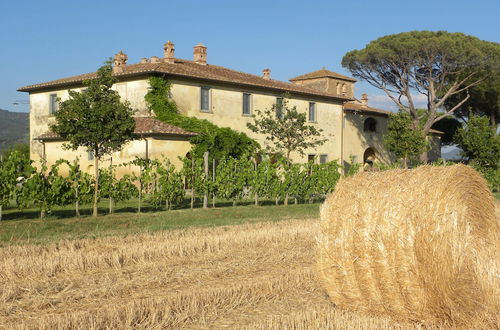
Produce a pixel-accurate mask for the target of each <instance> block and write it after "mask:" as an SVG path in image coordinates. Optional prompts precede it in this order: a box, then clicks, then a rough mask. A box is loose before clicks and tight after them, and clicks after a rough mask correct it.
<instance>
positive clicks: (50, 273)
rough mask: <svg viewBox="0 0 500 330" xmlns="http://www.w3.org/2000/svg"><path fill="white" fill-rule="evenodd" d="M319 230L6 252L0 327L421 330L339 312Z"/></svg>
mask: <svg viewBox="0 0 500 330" xmlns="http://www.w3.org/2000/svg"><path fill="white" fill-rule="evenodd" d="M498 210H499V209H498V208H497V215H498V214H499V212H498ZM317 227H318V220H289V221H282V222H275V223H271V222H270V223H256V224H247V225H239V226H229V227H217V228H197V229H186V230H176V231H166V232H159V233H154V234H151V235H146V234H144V235H136V236H129V237H109V238H101V239H95V240H93V239H85V240H76V241H61V242H59V243H57V244H51V245H45V246H11V247H5V248H2V249H0V328H5V329H28V328H29V329H32V328H40V329H58V328H59V329H63V328H64V329H68V328H84V329H102V328H119V329H127V328H134V329H138V328H139V329H140V328H148V329H163V328H190V329H206V328H238V329H242V328H243V329H245V328H247V329H283V328H293V329H313V328H316V329H318V328H322V329H347V328H349V329H414V328H420V327H419V326H417V325H412V324H401V323H396V322H394V321H391V320H390V319H387V318H384V317H371V316H367V315H362V314H359V313H355V312H348V311H342V310H339V309H336V308H335V306H334V305H333V304H332V303H331V302H330V300H329V298H328V296H327V295H326V293H325V292H324V290H323V289H322V287H321V284H320V283H319V281H318V279H317V278H316V275H315V245H316V243H315V235H316V232H317Z"/></svg>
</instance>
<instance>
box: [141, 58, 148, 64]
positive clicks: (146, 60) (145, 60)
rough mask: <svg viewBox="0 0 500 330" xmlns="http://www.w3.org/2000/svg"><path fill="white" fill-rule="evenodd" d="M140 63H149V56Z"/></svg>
mask: <svg viewBox="0 0 500 330" xmlns="http://www.w3.org/2000/svg"><path fill="white" fill-rule="evenodd" d="M139 63H149V58H146V57H143V58H141V61H140V62H139Z"/></svg>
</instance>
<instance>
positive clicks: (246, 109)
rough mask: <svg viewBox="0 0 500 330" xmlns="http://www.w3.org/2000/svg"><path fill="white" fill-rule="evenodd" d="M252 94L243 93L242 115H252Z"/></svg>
mask: <svg viewBox="0 0 500 330" xmlns="http://www.w3.org/2000/svg"><path fill="white" fill-rule="evenodd" d="M251 105H252V94H249V93H243V114H244V115H246V116H250V115H251V114H252V109H251Z"/></svg>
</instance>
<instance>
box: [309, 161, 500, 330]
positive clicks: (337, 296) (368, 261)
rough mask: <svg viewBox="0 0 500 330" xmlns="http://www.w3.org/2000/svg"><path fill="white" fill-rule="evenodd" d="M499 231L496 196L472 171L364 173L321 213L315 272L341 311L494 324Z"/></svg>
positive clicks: (434, 169) (344, 186) (335, 195)
mask: <svg viewBox="0 0 500 330" xmlns="http://www.w3.org/2000/svg"><path fill="white" fill-rule="evenodd" d="M498 229H499V224H498V221H497V219H496V218H495V205H494V198H493V196H492V194H491V192H490V191H489V189H488V186H487V184H486V182H485V180H484V179H483V178H482V177H481V176H480V175H479V174H478V173H477V172H476V171H475V170H473V169H472V168H470V167H468V166H465V165H454V166H450V167H435V166H421V167H418V168H416V169H412V170H391V171H385V172H364V173H360V174H358V175H355V176H354V177H350V178H345V179H343V180H341V181H340V182H339V184H338V185H337V187H336V189H335V191H334V192H333V193H332V194H331V195H329V196H328V197H327V199H326V201H325V203H324V204H323V205H322V207H321V232H320V235H319V237H318V271H319V274H320V278H321V280H322V282H323V284H324V287H325V289H326V291H327V292H328V294H329V296H330V297H331V299H332V301H333V302H334V303H335V304H336V305H337V306H339V307H345V308H347V309H351V310H360V311H365V312H368V313H375V314H386V315H390V316H393V317H395V318H397V319H404V320H414V321H419V322H424V323H427V322H436V321H437V322H441V323H449V324H470V322H471V321H474V322H480V323H478V324H490V325H491V324H496V326H498V324H499V323H497V322H498V321H499V320H498V316H497V314H498V312H499V302H498V297H500V295H499V293H500V290H499V286H500V283H499V274H500V272H499V264H500V261H499V255H500V254H499V252H500V251H499V247H500V240H499V230H498Z"/></svg>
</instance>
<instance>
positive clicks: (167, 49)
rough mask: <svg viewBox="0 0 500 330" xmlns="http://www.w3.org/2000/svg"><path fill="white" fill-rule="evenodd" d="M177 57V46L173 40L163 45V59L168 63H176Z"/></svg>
mask: <svg viewBox="0 0 500 330" xmlns="http://www.w3.org/2000/svg"><path fill="white" fill-rule="evenodd" d="M174 57H175V47H174V43H173V42H172V41H170V40H169V41H167V42H166V43H165V45H163V61H164V62H166V63H172V64H173V63H174Z"/></svg>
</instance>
